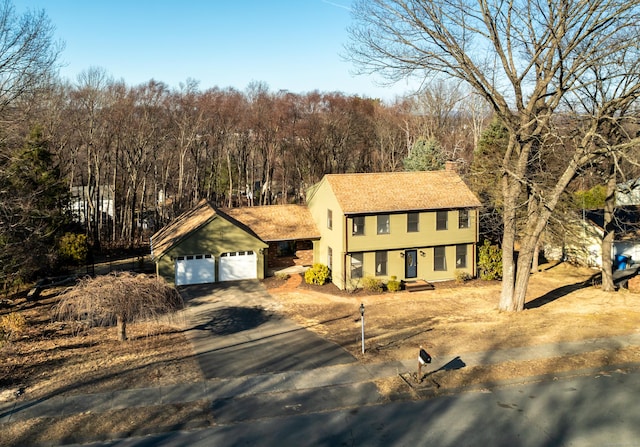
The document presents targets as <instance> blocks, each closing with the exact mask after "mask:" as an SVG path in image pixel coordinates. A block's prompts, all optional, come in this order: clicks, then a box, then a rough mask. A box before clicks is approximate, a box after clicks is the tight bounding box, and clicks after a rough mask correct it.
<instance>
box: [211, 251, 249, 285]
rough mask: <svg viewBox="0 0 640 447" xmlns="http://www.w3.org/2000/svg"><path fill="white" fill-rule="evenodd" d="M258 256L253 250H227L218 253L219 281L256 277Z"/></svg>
mask: <svg viewBox="0 0 640 447" xmlns="http://www.w3.org/2000/svg"><path fill="white" fill-rule="evenodd" d="M257 263H258V257H257V256H256V254H255V253H254V252H253V251H246V252H245V251H239V252H228V253H222V255H220V281H235V280H238V279H255V278H257V277H258V276H257Z"/></svg>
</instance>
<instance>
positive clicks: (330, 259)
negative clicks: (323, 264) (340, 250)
mask: <svg viewBox="0 0 640 447" xmlns="http://www.w3.org/2000/svg"><path fill="white" fill-rule="evenodd" d="M327 267H329V270H333V250H331V247H327Z"/></svg>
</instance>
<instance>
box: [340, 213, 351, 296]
mask: <svg viewBox="0 0 640 447" xmlns="http://www.w3.org/2000/svg"><path fill="white" fill-rule="evenodd" d="M348 231H349V228H348V227H347V215H346V214H344V231H343V234H344V245H343V247H344V252H343V256H342V258H343V259H342V288H343V289H344V290H346V289H347V253H349V237H348Z"/></svg>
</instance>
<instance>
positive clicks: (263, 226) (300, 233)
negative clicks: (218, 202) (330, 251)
mask: <svg viewBox="0 0 640 447" xmlns="http://www.w3.org/2000/svg"><path fill="white" fill-rule="evenodd" d="M220 211H222V212H223V213H225V214H227V215H228V216H230V217H232V218H233V219H235V220H237V221H238V222H241V223H243V224H244V225H246V226H247V227H249V228H251V230H253V231H254V232H255V233H256V234H257V235H258V237H259V238H260V239H262V240H263V241H283V240H300V239H318V238H320V232H319V231H318V229H317V228H316V225H315V223H314V222H313V218H312V217H311V212H310V211H309V209H308V208H307V207H306V206H303V205H267V206H250V207H242V208H223V209H221V210H220Z"/></svg>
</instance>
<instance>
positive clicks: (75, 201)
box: [70, 185, 115, 224]
mask: <svg viewBox="0 0 640 447" xmlns="http://www.w3.org/2000/svg"><path fill="white" fill-rule="evenodd" d="M96 196H97V197H96ZM114 197H115V193H114V189H113V186H111V185H100V186H99V187H98V189H94V188H89V187H88V186H73V187H72V188H71V201H70V207H71V213H72V215H73V218H74V220H75V221H76V222H79V223H81V224H84V223H86V222H87V217H88V216H93V215H94V213H95V211H96V209H97V208H98V207H99V210H98V211H99V212H100V213H101V216H100V217H97V216H93V218H94V219H103V220H105V221H106V220H108V219H113V218H114V216H115V214H114Z"/></svg>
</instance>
